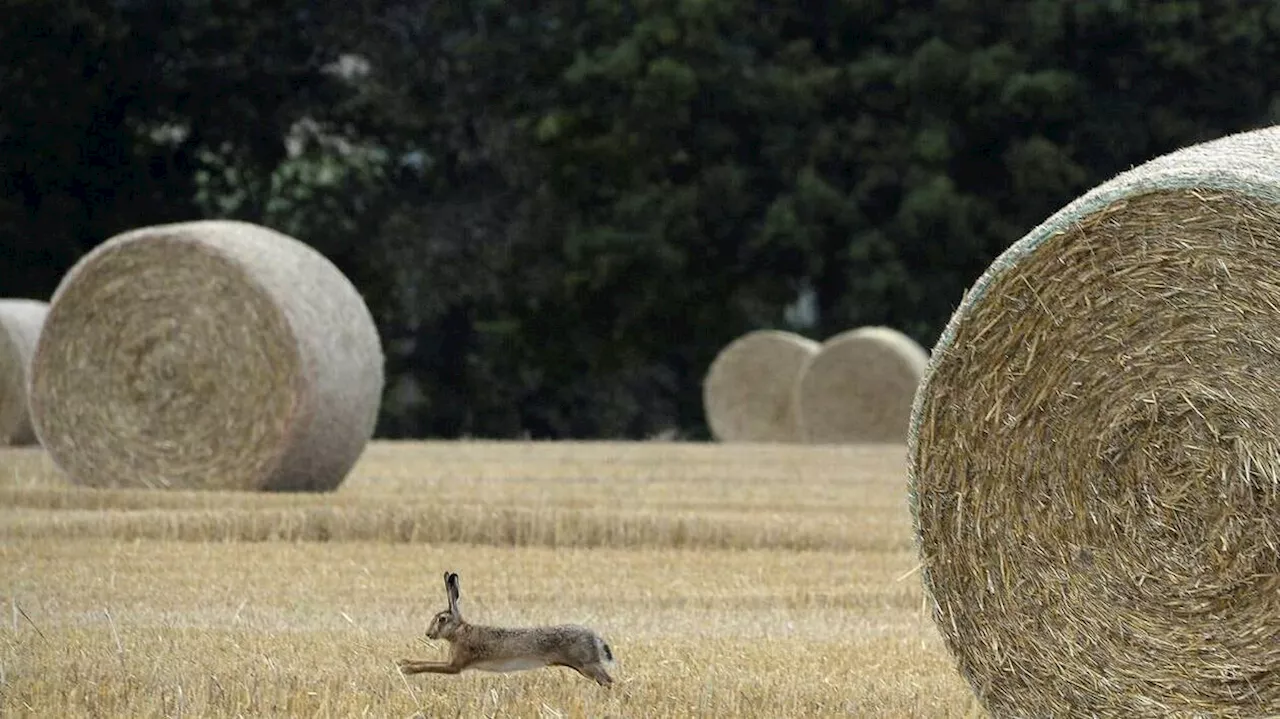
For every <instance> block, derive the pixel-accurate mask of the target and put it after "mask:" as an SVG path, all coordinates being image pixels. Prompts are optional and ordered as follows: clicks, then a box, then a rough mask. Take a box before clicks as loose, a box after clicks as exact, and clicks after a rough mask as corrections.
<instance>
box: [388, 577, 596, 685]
mask: <svg viewBox="0 0 1280 719" xmlns="http://www.w3.org/2000/svg"><path fill="white" fill-rule="evenodd" d="M444 588H445V593H446V594H447V595H448V597H449V608H448V609H446V610H444V611H442V612H440V613H438V614H436V616H435V618H433V619H432V620H431V626H429V627H427V636H428V637H430V638H431V639H444V640H446V641H448V642H449V645H450V652H449V655H450V656H449V661H447V662H430V661H416V660H413V659H401V660H400V662H399V665H400V671H401V672H402V673H404V674H420V673H422V672H433V673H436V674H457V673H459V672H461V671H462V670H464V669H479V670H482V671H489V672H514V671H521V670H524V669H537V668H539V667H555V666H560V667H569V668H570V669H574V670H576V671H577V672H578V673H579V674H581V675H583V676H584V677H586V678H588V679H594V680H595V681H596V682H597V683H599V684H600V686H603V687H608V686H610V685H611V684H613V677H611V676H609V672H608V671H606V665H612V664H613V651H612V650H611V649H609V645H608V644H606V643H605V641H604V640H603V639H601V638H600V636H599V635H598V634H596V633H595V632H593V631H591V630H590V629H588V628H586V627H582V626H578V625H576V624H561V625H558V626H552V627H529V628H507V627H486V626H481V625H479V624H468V623H467V621H466V620H464V619H463V618H462V612H461V611H459V610H458V597H459V594H460V592H459V589H458V575H457V573H455V572H445V573H444Z"/></svg>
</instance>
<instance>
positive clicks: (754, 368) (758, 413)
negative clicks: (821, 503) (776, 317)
mask: <svg viewBox="0 0 1280 719" xmlns="http://www.w3.org/2000/svg"><path fill="white" fill-rule="evenodd" d="M817 351H818V343H817V342H814V341H813V340H809V339H806V338H804V337H801V336H800V335H797V334H793V333H791V332H782V331H778V330H756V331H754V332H748V333H747V334H745V335H743V336H741V337H739V338H737V339H736V340H734V341H733V342H730V343H729V344H728V345H727V346H726V347H725V348H724V349H723V350H721V351H720V353H719V354H718V355H717V356H716V358H715V360H714V361H713V362H712V363H711V367H710V368H709V369H708V370H707V376H706V378H705V380H704V381H703V394H702V398H703V407H704V408H705V411H706V416H707V424H708V426H709V427H710V429H711V433H712V435H713V436H714V437H715V438H716V439H718V440H720V441H722V442H795V441H797V440H798V430H797V427H796V415H795V409H794V407H793V405H792V395H791V388H792V386H793V385H794V384H795V381H796V378H797V377H798V376H799V373H800V370H801V368H802V367H803V366H804V363H805V361H806V360H808V358H809V357H811V356H812V355H813V354H814V353H815V352H817Z"/></svg>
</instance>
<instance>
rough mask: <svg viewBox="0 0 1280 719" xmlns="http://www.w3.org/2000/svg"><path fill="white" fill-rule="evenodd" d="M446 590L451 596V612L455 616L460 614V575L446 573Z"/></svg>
mask: <svg viewBox="0 0 1280 719" xmlns="http://www.w3.org/2000/svg"><path fill="white" fill-rule="evenodd" d="M444 590H445V592H447V593H448V595H449V612H450V613H451V614H453V615H454V616H457V614H458V596H459V595H460V594H461V592H460V591H459V590H458V574H457V572H445V573H444Z"/></svg>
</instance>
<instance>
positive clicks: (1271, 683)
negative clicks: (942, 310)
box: [909, 188, 1280, 717]
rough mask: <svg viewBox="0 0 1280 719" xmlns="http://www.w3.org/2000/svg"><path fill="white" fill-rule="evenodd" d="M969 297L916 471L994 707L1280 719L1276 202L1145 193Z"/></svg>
mask: <svg viewBox="0 0 1280 719" xmlns="http://www.w3.org/2000/svg"><path fill="white" fill-rule="evenodd" d="M977 290H978V291H975V292H972V293H971V294H970V295H969V296H968V297H966V300H965V302H964V304H963V305H962V306H961V308H960V309H959V310H958V311H957V313H956V315H955V316H954V317H953V319H952V322H951V325H950V326H949V327H948V331H947V333H945V334H944V336H943V339H942V340H941V341H940V342H939V345H938V347H936V348H935V349H934V353H933V359H932V364H931V366H930V368H929V371H928V374H927V377H926V380H925V382H924V383H923V384H922V385H921V388H920V393H919V395H918V397H917V399H916V408H915V413H914V415H913V426H914V431H915V434H914V436H913V439H912V442H911V447H910V451H909V454H910V475H911V482H912V510H913V513H914V515H915V522H916V535H917V541H918V543H919V548H920V552H921V559H922V562H923V564H924V567H925V568H924V571H923V576H924V582H925V587H926V590H927V592H928V594H929V596H930V597H931V599H932V602H933V609H934V618H935V620H936V622H937V626H938V628H939V630H940V632H941V633H942V635H943V637H944V639H945V640H946V643H947V646H948V647H949V649H950V651H951V652H952V654H953V655H954V656H955V657H956V660H957V662H958V664H959V667H960V669H961V672H962V673H963V674H964V676H965V677H966V678H967V679H968V680H969V682H970V683H971V685H972V686H973V688H974V690H975V692H976V693H977V694H978V695H979V697H980V699H981V700H982V702H983V703H984V705H985V706H986V708H987V709H988V710H989V711H990V712H991V714H992V715H993V716H997V717H1006V716H1008V717H1013V716H1088V715H1093V716H1127V717H1155V716H1171V715H1179V716H1215V717H1263V716H1276V715H1280V632H1277V629H1276V626H1277V623H1278V622H1280V579H1278V578H1280V552H1277V551H1276V548H1277V547H1280V385H1277V383H1276V382H1275V377H1276V376H1277V375H1280V334H1278V333H1277V332H1276V331H1275V328H1276V327H1277V326H1280V206H1278V205H1277V204H1276V203H1275V202H1273V201H1271V200H1263V199H1258V198H1256V197H1253V196H1250V195H1247V194H1243V193H1240V192H1235V191H1229V190H1213V189H1158V188H1157V189H1155V190H1150V189H1148V190H1146V191H1143V192H1141V193H1134V194H1133V195H1132V196H1129V197H1126V198H1124V199H1123V200H1122V201H1117V202H1114V203H1111V204H1110V205H1108V206H1106V207H1104V208H1103V209H1101V210H1098V211H1094V212H1091V213H1089V214H1087V215H1084V216H1080V217H1072V218H1070V219H1069V220H1063V221H1062V222H1061V223H1059V227H1058V229H1057V230H1055V231H1054V232H1052V233H1044V234H1041V235H1036V236H1029V237H1028V238H1025V239H1024V241H1023V243H1022V244H1021V246H1015V247H1014V248H1012V249H1011V250H1010V252H1009V253H1008V254H1007V255H1006V257H1005V261H1003V262H1001V263H998V265H997V266H993V269H992V270H991V271H989V274H988V276H987V277H985V278H984V280H983V281H982V282H981V283H980V285H979V286H978V288H977Z"/></svg>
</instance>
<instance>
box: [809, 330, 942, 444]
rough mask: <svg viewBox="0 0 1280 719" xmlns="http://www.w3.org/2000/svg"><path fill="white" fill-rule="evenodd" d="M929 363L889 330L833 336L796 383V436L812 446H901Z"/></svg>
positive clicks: (918, 348)
mask: <svg viewBox="0 0 1280 719" xmlns="http://www.w3.org/2000/svg"><path fill="white" fill-rule="evenodd" d="M928 362H929V353H928V352H926V351H925V350H924V348H922V347H921V346H920V345H919V344H918V343H917V342H916V341H915V340H913V339H911V338H910V337H908V336H906V335H904V334H902V333H901V332H899V331H897V330H895V329H891V328H889V327H860V328H858V329H855V330H849V331H847V332H842V333H840V334H838V335H836V336H834V337H832V338H831V339H829V340H827V341H826V342H824V343H822V349H820V350H818V353H817V354H816V355H814V356H813V357H812V358H811V359H810V360H809V362H808V364H806V365H805V368H804V370H803V371H802V372H801V373H800V379H799V381H798V382H797V383H796V387H795V393H796V397H795V405H796V415H797V417H798V418H799V425H800V435H801V437H803V438H804V440H805V441H807V442H812V443H815V444H843V443H858V442H897V443H903V442H905V441H906V439H907V423H908V420H909V419H910V417H911V398H912V397H914V396H915V392H916V386H917V385H918V384H919V382H920V377H921V375H923V374H924V368H925V365H926V364H928Z"/></svg>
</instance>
